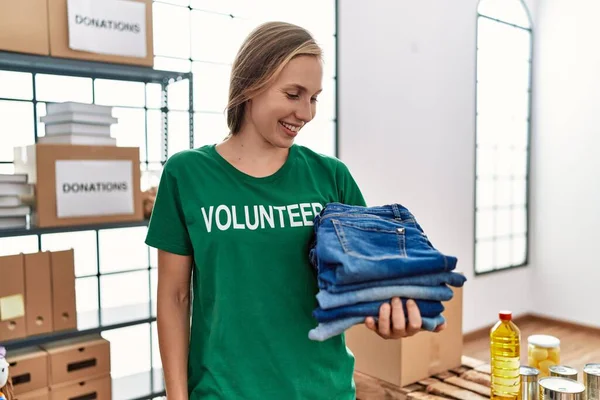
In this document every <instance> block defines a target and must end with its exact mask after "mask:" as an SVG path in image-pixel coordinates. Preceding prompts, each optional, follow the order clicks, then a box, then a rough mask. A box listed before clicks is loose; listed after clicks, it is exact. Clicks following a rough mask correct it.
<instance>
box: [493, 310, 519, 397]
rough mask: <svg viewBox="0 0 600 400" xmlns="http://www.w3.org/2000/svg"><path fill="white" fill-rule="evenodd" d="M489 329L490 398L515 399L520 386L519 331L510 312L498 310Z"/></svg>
mask: <svg viewBox="0 0 600 400" xmlns="http://www.w3.org/2000/svg"><path fill="white" fill-rule="evenodd" d="M499 318H500V320H499V321H498V322H496V324H495V325H494V326H493V327H492V329H491V330H490V366H491V383H492V385H491V399H492V400H516V399H517V398H518V396H519V389H520V386H521V375H520V372H519V370H520V367H521V360H520V355H521V331H520V330H519V328H518V327H517V325H515V323H514V322H513V321H512V312H510V311H500V313H499Z"/></svg>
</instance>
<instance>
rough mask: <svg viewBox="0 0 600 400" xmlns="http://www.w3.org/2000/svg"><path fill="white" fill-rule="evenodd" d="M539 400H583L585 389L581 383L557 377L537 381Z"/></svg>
mask: <svg viewBox="0 0 600 400" xmlns="http://www.w3.org/2000/svg"><path fill="white" fill-rule="evenodd" d="M539 386H540V394H539V400H583V399H582V396H583V393H584V390H585V387H584V386H583V384H582V383H581V382H577V381H575V380H573V379H569V378H561V377H559V376H549V377H545V378H542V379H540V380H539Z"/></svg>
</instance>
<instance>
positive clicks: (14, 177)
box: [0, 174, 27, 183]
mask: <svg viewBox="0 0 600 400" xmlns="http://www.w3.org/2000/svg"><path fill="white" fill-rule="evenodd" d="M0 182H6V183H27V174H0Z"/></svg>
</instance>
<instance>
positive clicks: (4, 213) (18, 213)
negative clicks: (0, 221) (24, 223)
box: [0, 205, 31, 218]
mask: <svg viewBox="0 0 600 400" xmlns="http://www.w3.org/2000/svg"><path fill="white" fill-rule="evenodd" d="M30 213H31V207H30V206H28V205H18V206H14V207H0V218H5V217H24V216H27V215H29V214H30Z"/></svg>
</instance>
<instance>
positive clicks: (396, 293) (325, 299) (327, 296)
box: [317, 285, 453, 310]
mask: <svg viewBox="0 0 600 400" xmlns="http://www.w3.org/2000/svg"><path fill="white" fill-rule="evenodd" d="M452 296H453V292H452V289H450V288H449V287H448V286H446V285H438V286H413V285H404V286H402V285H397V286H377V287H370V288H366V289H360V290H355V291H353V292H344V293H329V292H327V291H324V290H321V291H319V293H317V300H318V301H319V306H320V307H321V308H322V309H324V310H328V309H330V308H335V307H342V306H347V305H350V304H356V303H364V302H369V301H377V300H387V299H391V298H392V297H404V298H408V299H415V300H417V299H418V300H436V301H448V300H450V299H452Z"/></svg>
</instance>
